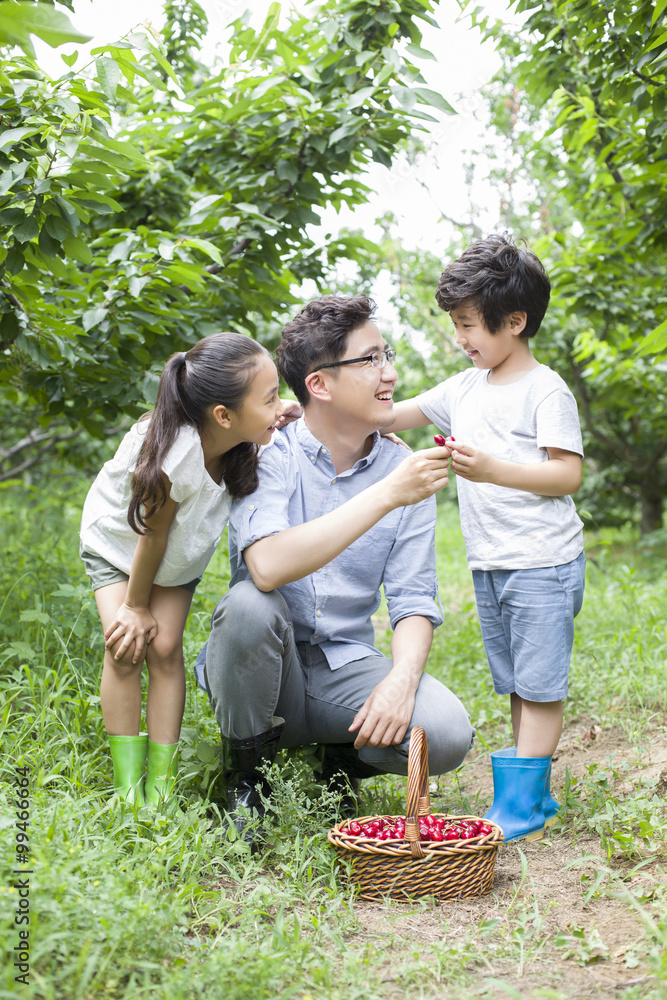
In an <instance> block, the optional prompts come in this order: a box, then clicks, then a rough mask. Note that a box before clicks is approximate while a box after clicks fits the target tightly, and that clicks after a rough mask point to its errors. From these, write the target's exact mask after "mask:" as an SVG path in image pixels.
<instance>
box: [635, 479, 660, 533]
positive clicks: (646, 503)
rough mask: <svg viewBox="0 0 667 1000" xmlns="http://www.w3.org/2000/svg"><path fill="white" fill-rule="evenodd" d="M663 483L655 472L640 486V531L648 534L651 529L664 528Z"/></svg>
mask: <svg viewBox="0 0 667 1000" xmlns="http://www.w3.org/2000/svg"><path fill="white" fill-rule="evenodd" d="M655 471H656V472H657V470H655ZM663 494H664V489H663V484H662V482H661V481H660V477H659V476H658V475H657V474H655V475H653V476H651V477H650V478H647V479H645V480H644V481H643V482H642V483H641V484H640V487H639V495H640V498H641V523H640V529H639V530H640V533H641V534H642V535H648V534H649V532H651V531H658V530H659V529H660V528H662V504H663Z"/></svg>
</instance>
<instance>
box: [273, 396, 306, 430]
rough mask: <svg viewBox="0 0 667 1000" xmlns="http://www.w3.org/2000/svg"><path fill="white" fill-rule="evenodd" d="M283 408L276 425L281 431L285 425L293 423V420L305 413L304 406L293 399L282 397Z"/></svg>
mask: <svg viewBox="0 0 667 1000" xmlns="http://www.w3.org/2000/svg"><path fill="white" fill-rule="evenodd" d="M281 403H282V404H283V409H282V412H281V414H280V416H279V417H278V419H277V420H276V427H277V429H278V430H279V431H280V430H282V429H283V427H287V425H288V424H291V423H293V421H295V420H298V419H299V417H300V416H301V415H302V414H303V410H302V408H301V407H300V406H299V404H298V403H295V402H294V400H293V399H282V400H281Z"/></svg>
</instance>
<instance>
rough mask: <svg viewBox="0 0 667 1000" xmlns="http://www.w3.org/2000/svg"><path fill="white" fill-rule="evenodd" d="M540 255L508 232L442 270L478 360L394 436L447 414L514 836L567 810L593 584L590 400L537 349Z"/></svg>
mask: <svg viewBox="0 0 667 1000" xmlns="http://www.w3.org/2000/svg"><path fill="white" fill-rule="evenodd" d="M550 289H551V286H550V282H549V278H548V276H547V274H546V272H545V270H544V268H543V266H542V264H541V262H540V261H539V260H538V258H537V257H536V256H535V255H534V254H533V253H531V252H530V251H529V250H524V249H520V248H519V247H517V246H515V245H514V243H513V242H512V241H511V240H510V239H509V238H507V236H498V235H495V236H489V237H488V238H487V239H484V240H477V241H476V242H475V243H473V244H472V246H470V247H469V248H468V249H467V250H466V251H465V253H464V254H463V255H462V256H461V257H460V258H459V259H458V260H455V261H453V262H452V263H451V264H449V266H448V267H447V268H446V269H445V271H444V272H443V273H442V275H441V277H440V280H439V282H438V290H437V292H436V299H437V301H438V304H439V305H440V307H441V308H442V309H444V310H445V311H446V312H448V313H449V314H450V316H451V317H452V321H453V323H454V329H455V331H456V342H457V343H458V344H459V345H460V346H461V347H462V348H463V350H464V351H465V352H466V354H467V355H468V357H469V358H470V359H471V360H472V363H473V365H474V368H473V369H472V370H468V371H465V372H461V373H459V374H457V375H454V376H453V377H452V378H449V379H447V380H446V381H445V382H443V383H441V384H440V385H438V386H436V387H435V388H433V389H431V390H429V391H428V392H425V393H423V394H422V395H420V396H418V397H416V398H415V399H411V400H406V401H404V402H400V403H397V404H396V407H395V410H396V415H397V416H396V422H395V423H394V424H393V425H392V428H391V429H392V431H401V430H406V429H408V428H411V427H421V426H424V425H426V424H429V423H434V424H436V425H437V427H439V428H440V429H441V430H442V431H443V432H444V433H445V434H446V435H447V436H448V439H447V442H446V446H447V447H448V448H449V449H451V459H452V464H451V467H452V470H453V472H455V473H456V475H457V476H458V495H459V506H460V513H461V528H462V531H463V537H464V539H465V543H466V550H467V555H468V565H469V567H470V569H471V570H472V574H473V583H474V587H475V596H476V599H477V607H478V614H479V621H480V626H481V629H482V636H483V639H484V646H485V649H486V654H487V658H488V661H489V666H490V668H491V674H492V678H493V684H494V689H495V691H496V693H497V694H509V695H510V703H511V717H512V730H513V733H514V740H515V744H516V746H515V747H512V748H511V749H508V750H498V751H496V752H495V753H493V754H492V755H491V760H492V767H493V783H494V801H493V805H492V807H491V810H490V811H489V812H488V813H487V818H489V819H491V820H492V821H494V822H496V823H498V825H499V826H501V827H502V828H503V831H504V833H505V839H506V840H517V839H519V838H521V837H525V838H526V839H533V838H536V837H541V836H542V833H543V831H544V828H545V825H549V824H550V823H552V822H555V819H556V813H557V812H558V809H559V806H558V803H557V801H556V800H555V799H554V798H553V797H552V795H551V792H550V789H549V780H550V775H551V756H552V754H553V752H554V750H555V749H556V746H557V745H558V740H559V738H560V734H561V730H562V724H563V699H564V698H565V697H566V694H567V678H568V670H569V662H570V653H571V650H572V641H573V635H574V618H575V617H576V615H577V614H578V612H579V610H580V608H581V603H582V599H583V590H584V554H583V535H582V522H581V521H580V520H579V517H578V516H577V513H576V510H575V507H574V503H573V501H572V498H571V496H570V494H571V493H575V492H576V491H577V490H578V489H579V486H580V485H581V459H582V455H583V451H582V443H581V431H580V428H579V420H578V416H577V405H576V402H575V400H574V397H573V395H572V393H571V392H570V390H569V389H568V387H567V385H566V384H565V382H564V381H563V380H562V379H561V377H560V376H559V375H557V374H556V373H555V372H553V371H551V369H549V368H547V367H546V366H545V365H541V364H539V362H538V361H536V360H535V358H534V357H533V355H532V353H531V350H530V343H529V338H530V337H533V336H534V335H535V334H536V333H537V331H538V329H539V327H540V324H541V322H542V319H543V317H544V314H545V312H546V309H547V305H548V303H549V295H550Z"/></svg>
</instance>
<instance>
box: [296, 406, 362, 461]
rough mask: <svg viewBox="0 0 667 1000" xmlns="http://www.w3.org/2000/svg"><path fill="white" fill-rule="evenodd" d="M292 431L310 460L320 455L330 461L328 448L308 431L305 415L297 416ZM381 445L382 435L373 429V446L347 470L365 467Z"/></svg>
mask: <svg viewBox="0 0 667 1000" xmlns="http://www.w3.org/2000/svg"><path fill="white" fill-rule="evenodd" d="M294 433H295V435H296V439H297V441H298V442H299V444H300V445H301V448H302V449H303V451H304V452H305V454H306V455H307V456H308V458H309V459H310V460H311V462H313V463H314V462H316V461H317V459H318V458H319V457H320V456H324V457H325V458H326V459H328V461H329V462H330V461H331V455H330V453H329V449H328V448H325V447H324V445H323V444H322V442H321V441H318V440H317V438H316V437H315V436H314V435H313V434H311V433H310V431H309V430H308V427H307V426H306V420H305V417H299V419H298V420H297V421H296V423H295V425H294ZM381 447H382V437H381V436H380V432H379V431H375V433H374V434H373V446H372V448H371V450H370V451H369V453H368V455H366V456H365V458H360V459H359V461H358V462H355V463H354V465H353V466H352V468H351V469H349V470H348V473H349V472H355V471H356V470H358V469H365V468H367V467H368V466H369V465H372V463H373V462H374V461H375V459H376V458H377V456H378V454H379V452H380V448H381Z"/></svg>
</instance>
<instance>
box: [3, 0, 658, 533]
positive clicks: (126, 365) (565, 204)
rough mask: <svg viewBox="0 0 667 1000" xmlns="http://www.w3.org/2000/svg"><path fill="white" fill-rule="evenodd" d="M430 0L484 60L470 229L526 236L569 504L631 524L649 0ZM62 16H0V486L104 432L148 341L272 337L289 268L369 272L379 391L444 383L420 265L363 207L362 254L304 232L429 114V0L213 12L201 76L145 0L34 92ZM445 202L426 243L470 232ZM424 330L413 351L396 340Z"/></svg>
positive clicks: (641, 403)
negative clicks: (537, 282) (560, 414)
mask: <svg viewBox="0 0 667 1000" xmlns="http://www.w3.org/2000/svg"><path fill="white" fill-rule="evenodd" d="M445 2H447V3H451V4H454V3H455V5H456V7H457V8H458V9H460V11H461V13H462V15H463V16H465V17H470V18H471V19H472V22H473V23H474V24H475V25H477V27H478V29H479V30H480V32H481V35H482V36H484V37H487V38H491V39H493V40H494V41H495V42H496V43H497V46H498V51H499V52H500V54H501V56H502V59H503V68H502V70H501V72H500V73H499V74H498V75H497V77H496V79H495V80H494V81H493V83H492V84H491V85H490V86H489V88H488V89H487V94H486V103H485V106H484V110H483V112H482V113H481V114H480V118H481V119H482V120H483V121H484V124H485V125H486V128H487V135H488V139H489V142H488V145H487V148H486V149H480V150H479V151H478V152H476V153H475V154H474V155H473V157H472V160H471V164H470V173H471V176H473V175H476V183H477V184H480V183H482V184H486V185H492V186H495V187H496V188H497V190H498V202H499V211H498V220H497V225H496V226H495V227H494V228H498V229H509V230H510V231H511V232H512V233H513V234H514V235H515V236H517V237H520V236H525V237H526V238H528V240H529V241H530V242H531V244H532V245H533V246H534V248H535V249H536V250H537V252H538V253H539V254H540V255H541V256H542V257H543V258H544V260H545V263H546V264H547V267H548V268H549V271H550V273H551V276H552V279H553V288H554V293H553V299H552V306H551V309H550V311H549V314H548V317H547V320H546V322H545V324H544V326H543V330H542V331H540V335H539V337H538V341H536V351H537V353H538V356H539V357H540V359H541V360H544V361H546V362H547V363H549V364H551V365H553V366H554V367H555V368H556V369H557V370H559V371H560V372H561V374H562V375H563V376H564V378H565V379H566V381H567V382H568V383H569V384H570V385H571V386H572V388H573V390H574V392H575V394H576V396H577V398H578V401H579V406H580V412H581V416H582V421H583V424H584V433H585V446H586V453H587V468H586V478H585V483H584V487H583V489H582V491H581V492H580V493H579V496H578V501H579V504H580V506H581V507H582V509H584V510H585V511H588V512H590V513H591V515H592V516H593V518H594V521H595V523H596V524H598V525H602V524H616V525H618V524H622V523H624V522H625V521H626V520H627V519H628V518H630V519H632V520H637V522H638V523H639V525H640V528H641V530H642V532H643V533H648V532H652V531H655V530H656V529H659V528H660V527H661V526H662V509H663V503H664V495H665V491H666V489H667V485H666V483H667V406H666V403H667V392H666V380H665V362H664V360H661V359H664V354H665V350H667V326H666V324H667V291H666V290H665V282H664V274H665V273H666V270H667V268H666V265H667V238H666V237H665V232H667V171H666V170H665V157H666V154H667V115H666V114H665V111H666V105H667V98H666V86H665V83H666V81H665V63H666V53H667V3H666V2H665V0H619V2H614V3H611V2H600V3H596V4H590V3H587V2H585V0H563V2H555V0H540V2H537V0H520V2H518V3H514V4H512V5H510V6H511V8H512V9H513V10H514V11H516V12H518V13H519V14H521V15H522V16H523V19H524V20H523V23H522V25H521V27H520V28H515V29H512V30H510V29H508V28H507V27H506V26H504V25H502V24H494V23H492V22H491V21H490V20H489V19H488V18H487V17H486V16H485V15H484V13H483V8H476V7H475V5H474V4H473V3H472V0H445ZM71 6H72V4H71V2H69V0H68V2H62V3H59V2H58V0H55V2H54V3H50V2H48V0H44V2H41V3H28V2H17V0H2V2H0V54H1V55H2V57H3V58H2V61H1V62H0V86H1V97H0V100H1V104H0V116H1V121H2V129H3V131H2V135H1V137H0V168H1V170H2V173H1V176H0V236H1V245H0V343H1V346H2V351H3V354H2V367H1V369H0V418H2V420H3V425H4V428H5V434H4V435H3V441H2V446H1V449H0V463H1V464H0V480H2V479H4V480H5V481H9V482H11V481H14V480H17V479H19V478H20V477H21V476H22V475H23V474H24V473H25V472H26V471H28V470H31V475H32V476H33V477H34V476H38V477H39V476H40V475H41V474H43V472H45V471H46V472H47V473H49V474H50V466H49V465H48V462H46V459H47V456H48V455H51V457H52V458H55V459H56V460H57V462H58V464H59V467H60V468H64V467H68V466H71V465H78V466H81V465H83V466H84V467H86V469H87V471H88V473H89V474H90V473H91V472H93V471H94V470H95V469H96V467H97V466H98V465H99V463H100V462H101V461H102V460H103V459H104V457H106V456H107V455H108V453H109V452H110V448H111V442H108V443H107V444H106V445H105V444H104V438H105V436H108V435H114V434H115V433H117V431H118V428H119V427H120V426H122V425H123V422H124V421H127V420H129V419H130V418H132V417H135V416H136V415H137V414H138V413H140V412H142V411H143V410H144V409H145V408H146V407H147V406H149V405H150V404H151V401H152V399H153V395H154V391H155V386H156V378H157V372H158V371H159V370H160V368H161V366H162V364H163V362H164V360H165V358H166V357H168V356H169V354H170V353H171V352H172V351H174V350H180V349H183V348H187V347H188V345H190V344H192V343H193V342H194V341H195V340H197V339H198V338H199V337H201V336H203V335H205V334H206V333H209V332H212V331H214V330H218V329H221V328H228V329H236V330H240V331H243V332H247V333H249V334H250V335H252V336H254V337H256V338H258V339H260V340H261V341H262V342H264V343H266V344H267V346H269V347H272V346H273V345H274V344H275V342H276V339H277V337H278V333H279V330H280V327H281V320H282V318H283V317H284V316H285V314H286V313H288V312H290V311H292V310H293V309H294V308H295V307H297V306H298V304H299V302H300V301H301V298H302V296H303V294H304V293H303V292H302V287H303V283H304V282H305V281H306V279H311V280H312V281H314V282H315V285H316V287H318V288H319V289H320V290H321V291H330V290H333V289H336V288H344V287H347V288H348V289H351V288H352V287H355V288H357V287H360V288H364V289H367V290H371V289H372V285H373V282H374V280H375V278H376V276H377V274H378V273H379V272H380V271H382V270H388V271H389V272H390V274H391V278H392V287H393V289H394V300H395V304H396V306H397V308H398V313H399V316H400V318H401V321H402V322H403V324H404V325H406V326H407V327H408V329H410V328H412V329H413V330H415V331H418V333H419V337H420V338H422V339H418V338H417V339H415V338H413V341H412V343H410V342H408V341H406V342H405V343H403V344H401V354H402V357H403V358H404V359H405V361H404V364H403V370H402V371H401V377H402V383H401V384H402V389H401V391H402V392H404V393H409V394H413V393H414V392H417V391H419V390H420V389H422V388H423V387H424V386H425V385H427V384H430V383H431V382H432V381H433V380H434V379H436V378H442V377H445V376H446V375H447V374H449V373H451V372H452V371H454V370H458V368H459V367H460V365H461V362H460V360H459V359H458V358H457V356H456V354H455V352H454V351H453V350H452V349H451V343H450V340H449V334H448V327H447V322H446V317H443V316H442V314H440V313H439V312H438V310H437V307H436V306H435V304H434V302H433V298H432V290H433V287H434V284H435V280H436V278H437V274H438V272H439V270H440V269H441V267H442V259H441V258H440V257H436V256H435V255H434V254H433V253H431V252H430V250H429V248H428V247H426V246H424V247H419V248H418V249H414V248H409V247H405V246H402V245H401V243H400V240H398V239H397V238H396V236H395V235H394V231H393V227H392V223H391V219H390V218H385V219H384V221H383V225H382V231H383V233H384V235H383V238H381V239H379V240H376V241H375V242H371V241H369V240H368V239H367V238H366V234H362V233H361V232H342V233H339V234H337V235H335V236H333V237H331V238H329V239H328V240H326V241H325V242H324V243H316V242H314V241H313V238H312V236H311V235H310V233H311V230H310V229H309V227H310V226H311V225H312V224H314V223H317V222H318V221H319V219H320V213H321V210H322V209H323V208H325V207H327V206H333V207H339V206H341V205H343V204H347V205H350V206H354V205H358V204H360V203H362V202H364V201H365V200H368V199H371V200H372V198H373V192H370V191H369V190H368V189H367V187H366V186H365V184H364V168H365V166H366V165H367V164H368V163H369V162H371V161H376V162H379V163H381V164H384V165H385V166H387V167H390V166H391V164H392V160H393V159H394V157H395V155H396V153H397V152H398V151H399V150H400V149H408V150H410V149H411V150H412V151H413V153H414V151H415V150H419V148H421V147H422V140H421V139H420V138H419V137H420V135H422V136H423V135H424V133H423V131H420V130H423V129H425V128H426V129H427V128H428V125H429V123H430V122H431V121H433V115H434V114H436V113H451V111H452V109H451V108H450V106H449V104H448V103H447V101H446V100H445V98H444V97H443V96H442V95H440V94H438V93H435V92H433V91H432V90H429V89H428V88H427V87H426V86H425V85H424V81H423V79H422V77H421V75H420V72H419V64H420V61H421V60H422V59H423V58H425V57H427V56H428V55H429V54H428V53H426V52H424V50H423V49H422V48H421V41H422V38H421V30H420V26H423V25H424V24H426V23H435V22H434V20H433V12H434V4H433V3H432V2H431V0H370V2H368V0H363V2H362V0H356V2H354V0H325V2H323V3H321V4H315V3H312V4H306V5H305V6H304V7H303V11H304V13H301V14H299V13H296V12H294V10H290V11H288V10H287V9H286V7H285V9H282V10H281V7H280V5H279V4H277V3H274V4H273V5H272V6H271V7H270V9H269V12H268V15H267V18H266V21H265V23H264V24H263V25H262V26H261V27H260V28H258V29H254V28H253V27H251V26H250V24H249V20H248V17H247V15H244V16H242V17H239V18H237V20H235V21H234V22H233V23H232V24H231V25H230V26H229V36H228V40H227V41H228V48H227V55H226V57H225V59H224V61H222V60H219V61H218V62H217V63H215V64H213V65H210V66H208V65H204V64H203V63H202V62H201V60H200V56H199V49H200V46H201V42H202V39H203V38H204V37H205V35H206V32H207V22H206V16H205V13H204V11H203V9H202V8H201V6H200V5H199V4H198V3H197V2H196V0H167V2H166V3H165V5H164V8H165V13H166V23H165V26H164V28H163V29H162V31H161V33H160V34H159V35H150V34H146V33H145V32H142V33H134V34H130V35H128V36H127V37H125V38H123V39H121V40H118V41H116V42H114V43H112V44H108V45H103V46H100V47H98V48H96V49H94V50H93V52H92V54H91V56H90V57H85V58H84V57H83V56H77V54H76V53H74V54H72V55H71V56H63V60H64V62H63V73H62V75H60V76H59V77H57V78H51V77H50V76H49V75H48V74H47V73H46V72H45V71H44V70H43V68H41V67H40V65H39V64H38V61H36V59H35V57H34V53H33V51H32V47H31V42H30V38H31V33H33V34H36V35H37V36H39V37H41V38H42V39H44V40H45V41H46V42H47V43H48V44H50V45H52V46H58V45H60V44H61V43H62V42H65V41H69V42H75V43H76V42H77V41H79V40H80V39H78V36H77V33H76V32H75V31H74V29H73V28H72V26H71V24H70V22H69V21H68V18H67V15H66V13H65V11H64V10H63V9H62V8H69V9H71ZM425 141H426V143H427V144H428V135H426V136H425ZM479 153H484V154H485V155H484V156H480V155H479ZM462 155H463V154H462ZM413 162H414V164H415V167H414V169H415V171H418V169H419V166H418V154H417V153H414V159H413ZM489 165H490V166H489ZM460 209H461V210H460V211H458V212H457V213H456V214H457V218H461V217H464V216H466V214H468V215H469V217H470V218H471V220H472V221H471V224H470V225H469V226H467V227H465V226H464V227H461V232H460V238H458V239H457V240H455V241H454V243H453V245H452V247H451V252H452V253H456V252H458V251H459V250H460V249H461V247H462V246H463V245H464V244H466V243H467V242H469V241H470V239H471V238H472V237H474V236H475V235H479V234H480V232H481V230H480V228H479V225H478V223H477V221H476V213H475V208H474V205H472V204H471V205H470V206H469V208H468V213H466V211H465V207H464V206H460ZM342 261H345V262H347V263H346V267H345V269H344V271H341V269H340V267H339V265H340V263H341V262H342ZM350 261H352V262H354V263H355V264H356V279H355V281H354V282H352V283H350V277H349V275H350V273H351V272H350V268H349V262H350ZM343 273H344V274H345V275H346V278H345V279H343V278H342V277H341V275H342V274H343ZM309 287H310V288H311V289H312V287H313V286H312V284H311V285H309ZM424 337H425V338H426V340H427V341H428V342H430V344H431V347H432V348H433V350H432V351H426V352H424V351H423V350H418V349H417V348H416V347H415V344H423V338H424ZM443 348H444V351H443ZM415 440H417V438H416V437H415ZM45 462H46V464H45Z"/></svg>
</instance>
